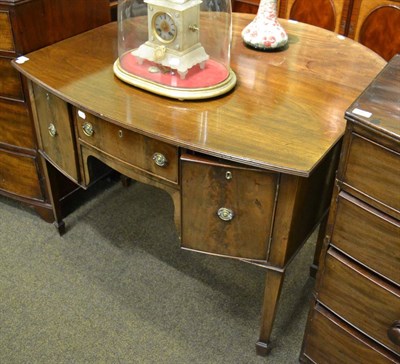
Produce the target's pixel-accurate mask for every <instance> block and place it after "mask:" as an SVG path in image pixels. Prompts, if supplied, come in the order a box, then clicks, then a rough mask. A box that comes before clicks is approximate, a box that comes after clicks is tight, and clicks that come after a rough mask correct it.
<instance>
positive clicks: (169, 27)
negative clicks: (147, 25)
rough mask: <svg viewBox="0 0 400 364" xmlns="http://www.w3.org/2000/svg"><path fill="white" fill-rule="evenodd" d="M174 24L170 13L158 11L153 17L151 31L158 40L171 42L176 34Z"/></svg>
mask: <svg viewBox="0 0 400 364" xmlns="http://www.w3.org/2000/svg"><path fill="white" fill-rule="evenodd" d="M177 31H178V30H177V28H176V24H175V22H174V19H172V17H171V15H169V14H167V13H164V12H159V13H156V14H155V15H154V17H153V32H154V34H155V36H156V37H157V38H158V40H159V41H160V42H163V43H171V42H172V41H173V40H174V39H175V38H176V34H177Z"/></svg>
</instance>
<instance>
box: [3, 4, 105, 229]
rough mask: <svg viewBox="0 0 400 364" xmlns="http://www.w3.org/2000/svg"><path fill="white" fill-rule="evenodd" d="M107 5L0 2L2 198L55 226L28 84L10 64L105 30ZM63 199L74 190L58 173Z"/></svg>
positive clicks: (60, 196)
mask: <svg viewBox="0 0 400 364" xmlns="http://www.w3.org/2000/svg"><path fill="white" fill-rule="evenodd" d="M109 20H110V8H109V1H108V0H74V1H70V0H58V1H53V0H0V194H2V195H5V196H7V197H11V198H14V199H17V200H19V201H21V202H23V203H26V204H28V205H30V206H33V207H34V208H35V209H36V211H37V212H38V213H39V214H40V216H42V217H43V218H44V219H45V220H47V221H54V215H53V204H52V203H51V198H50V196H49V191H48V187H47V186H46V183H45V176H44V171H43V168H42V165H41V161H40V158H39V154H38V152H37V139H36V136H35V133H34V127H33V123H32V117H31V112H30V106H29V99H28V96H27V95H28V92H27V86H26V83H25V80H24V79H22V78H21V76H20V75H19V73H18V72H17V71H16V70H15V69H14V68H13V67H12V66H11V60H12V59H13V58H16V57H18V56H20V55H24V54H27V53H29V52H31V51H33V50H36V49H39V48H42V47H45V46H47V45H49V44H52V43H55V42H57V41H60V40H62V39H65V38H68V37H71V36H73V35H76V34H78V33H82V32H84V31H86V30H89V29H92V28H94V27H97V26H100V25H103V24H105V23H107V22H109ZM53 172H54V173H55V174H56V175H57V177H56V178H57V179H58V180H59V184H60V195H59V196H57V199H59V200H62V199H63V197H64V196H65V195H67V194H69V193H70V192H71V191H73V190H74V189H76V188H77V187H76V185H74V184H72V183H71V182H70V181H69V180H68V179H66V178H64V177H63V176H62V174H60V173H58V172H57V171H56V170H54V171H53Z"/></svg>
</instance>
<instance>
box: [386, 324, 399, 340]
mask: <svg viewBox="0 0 400 364" xmlns="http://www.w3.org/2000/svg"><path fill="white" fill-rule="evenodd" d="M387 336H388V338H389V339H390V340H391V341H392V342H393V343H394V344H395V345H400V320H396V321H395V322H393V324H392V326H390V327H389V328H388V330H387Z"/></svg>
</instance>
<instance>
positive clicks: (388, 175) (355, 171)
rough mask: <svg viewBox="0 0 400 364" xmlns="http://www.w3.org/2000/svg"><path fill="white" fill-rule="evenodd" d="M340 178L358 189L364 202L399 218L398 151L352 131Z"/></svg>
mask: <svg viewBox="0 0 400 364" xmlns="http://www.w3.org/2000/svg"><path fill="white" fill-rule="evenodd" d="M343 181H344V182H345V184H346V185H348V186H349V187H350V188H352V189H355V190H356V191H358V192H361V194H362V195H361V196H360V198H362V199H364V200H366V202H367V203H370V204H372V205H373V206H375V207H377V208H378V209H380V210H383V211H386V210H388V213H391V214H392V215H393V216H394V217H395V218H397V219H399V217H400V193H399V191H400V155H399V154H398V153H397V152H395V151H393V150H390V149H387V148H385V147H382V146H380V145H378V144H375V143H374V142H372V141H370V140H368V139H366V138H363V137H362V136H360V135H358V134H354V133H353V134H352V138H351V142H350V149H349V153H348V157H347V165H346V169H345V171H344V176H343ZM345 187H346V186H345ZM363 195H364V196H363ZM365 195H366V196H365Z"/></svg>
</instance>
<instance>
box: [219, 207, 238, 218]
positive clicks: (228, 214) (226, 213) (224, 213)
mask: <svg viewBox="0 0 400 364" xmlns="http://www.w3.org/2000/svg"><path fill="white" fill-rule="evenodd" d="M217 215H218V217H219V218H220V219H221V220H223V221H231V220H232V219H233V216H234V213H233V211H232V210H231V209H228V208H226V207H221V208H220V209H218V212H217Z"/></svg>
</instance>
